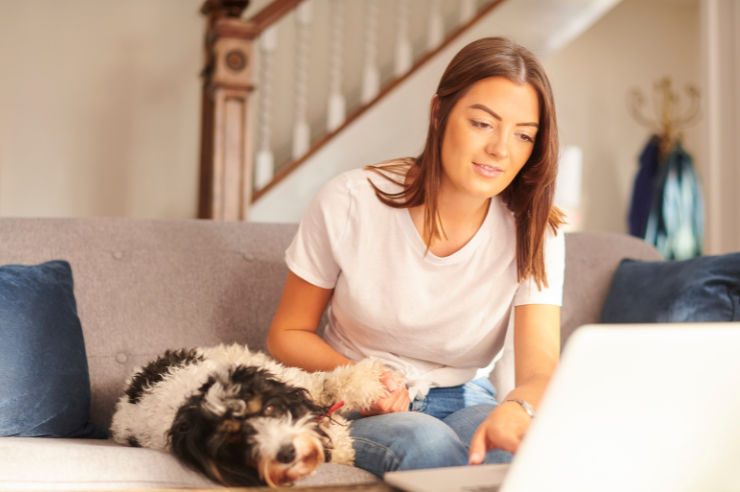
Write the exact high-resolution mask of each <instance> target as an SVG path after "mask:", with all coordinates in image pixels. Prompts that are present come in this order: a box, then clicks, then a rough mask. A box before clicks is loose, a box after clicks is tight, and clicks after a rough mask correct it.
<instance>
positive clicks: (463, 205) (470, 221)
mask: <svg viewBox="0 0 740 492" xmlns="http://www.w3.org/2000/svg"><path fill="white" fill-rule="evenodd" d="M490 202H491V200H490V199H487V200H483V201H482V202H479V201H476V202H473V201H470V200H465V199H463V200H460V199H457V198H454V199H453V198H451V197H446V196H444V194H443V193H440V197H439V202H438V212H439V220H440V221H441V222H442V224H441V225H442V230H443V231H444V236H442V237H433V238H432V241H431V244H430V246H429V251H430V252H431V253H432V254H434V255H435V256H438V257H445V256H449V255H451V254H453V253H455V252H456V251H459V250H460V249H461V248H462V247H463V246H465V245H466V244H467V243H468V242H469V241H470V240H471V239H472V238H473V236H475V233H476V232H478V229H480V226H481V225H482V224H483V221H484V220H485V218H486V215H487V213H488V207H489V204H490ZM425 208H426V207H425V205H420V206H418V207H413V208H411V209H409V213H410V214H411V219H412V220H413V222H414V225H415V226H416V230H417V231H418V233H419V235H420V236H421V237H422V238H427V237H428V231H427V230H426V227H425V226H426V224H425V223H424V212H425Z"/></svg>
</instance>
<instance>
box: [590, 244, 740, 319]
mask: <svg viewBox="0 0 740 492" xmlns="http://www.w3.org/2000/svg"><path fill="white" fill-rule="evenodd" d="M738 320H740V253H730V254H725V255H716V256H701V257H697V258H692V259H689V260H683V261H636V260H632V259H625V260H622V262H621V263H620V265H619V267H618V268H617V271H616V272H615V274H614V277H613V278H612V282H611V286H610V288H609V293H608V294H607V298H606V301H605V303H604V307H603V309H602V312H601V321H602V322H604V323H653V322H673V321H675V322H681V321H683V322H691V321H738Z"/></svg>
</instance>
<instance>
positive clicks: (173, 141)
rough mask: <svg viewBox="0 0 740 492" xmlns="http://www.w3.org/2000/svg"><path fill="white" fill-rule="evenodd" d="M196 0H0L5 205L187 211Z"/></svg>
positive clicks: (39, 209)
mask: <svg viewBox="0 0 740 492" xmlns="http://www.w3.org/2000/svg"><path fill="white" fill-rule="evenodd" d="M201 3H202V2H201V1H200V0H125V1H121V2H119V1H113V0H64V1H59V0H23V1H7V0H0V70H2V72H1V73H2V75H1V76H0V214H2V215H5V216H14V215H15V216H34V215H41V216H89V215H108V216H132V217H191V216H193V214H194V213H195V203H194V197H195V193H196V186H197V156H198V118H199V114H198V113H199V106H200V104H199V92H200V91H199V79H198V73H199V70H200V67H201V33H202V29H203V27H202V24H203V23H202V20H201V17H200V15H199V13H198V9H199V7H200V4H201Z"/></svg>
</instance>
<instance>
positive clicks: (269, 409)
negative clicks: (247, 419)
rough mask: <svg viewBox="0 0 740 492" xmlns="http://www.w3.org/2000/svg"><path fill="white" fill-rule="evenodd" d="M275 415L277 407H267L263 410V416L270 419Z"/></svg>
mask: <svg viewBox="0 0 740 492" xmlns="http://www.w3.org/2000/svg"><path fill="white" fill-rule="evenodd" d="M273 413H275V407H274V406H273V405H267V406H265V408H263V409H262V414H263V415H267V416H268V417H269V416H270V415H272V414H273Z"/></svg>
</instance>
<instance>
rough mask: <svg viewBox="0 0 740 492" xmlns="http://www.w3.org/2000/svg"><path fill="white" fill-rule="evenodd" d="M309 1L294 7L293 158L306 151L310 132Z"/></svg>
mask: <svg viewBox="0 0 740 492" xmlns="http://www.w3.org/2000/svg"><path fill="white" fill-rule="evenodd" d="M311 1H312V0H304V1H303V2H302V3H301V4H300V5H299V6H298V8H297V9H296V76H295V127H293V159H298V158H299V157H301V156H303V154H305V153H306V152H307V151H308V147H309V145H310V143H311V132H310V129H309V126H308V119H307V116H306V108H307V103H308V63H309V56H310V51H309V49H310V34H311V32H310V29H311Z"/></svg>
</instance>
